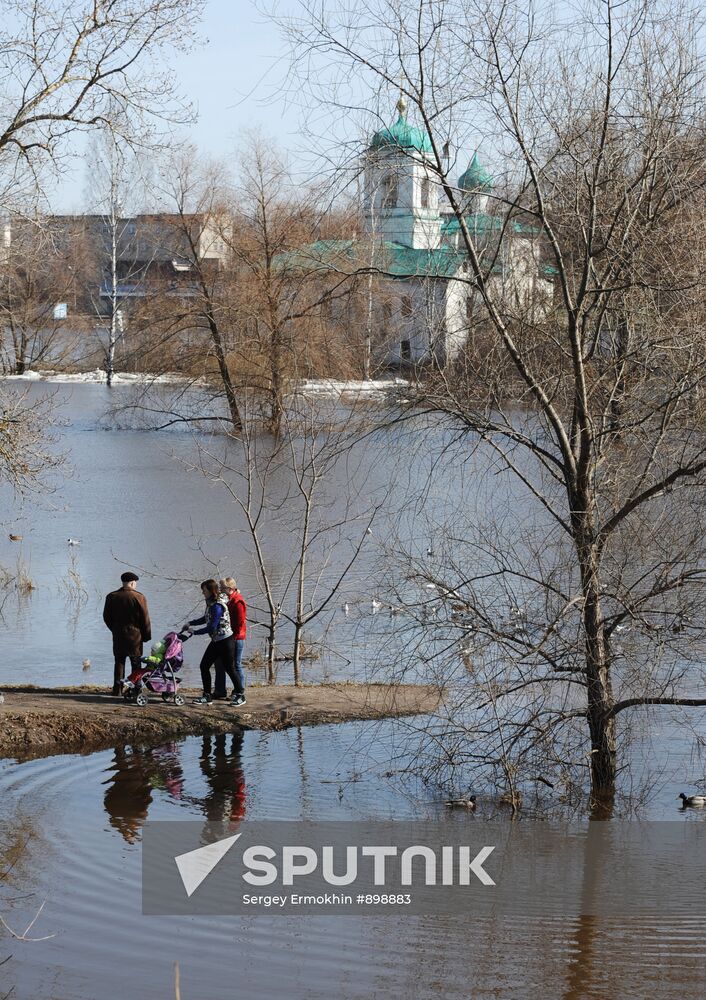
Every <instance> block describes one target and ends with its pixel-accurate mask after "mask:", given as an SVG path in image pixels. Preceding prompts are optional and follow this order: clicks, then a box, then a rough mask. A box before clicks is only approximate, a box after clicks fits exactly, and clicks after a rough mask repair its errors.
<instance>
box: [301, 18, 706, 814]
mask: <svg viewBox="0 0 706 1000" xmlns="http://www.w3.org/2000/svg"><path fill="white" fill-rule="evenodd" d="M302 7H303V8H304V13H303V15H302V16H301V17H298V18H296V19H290V20H289V21H288V22H287V23H286V29H287V31H288V32H289V37H290V38H291V39H292V42H293V46H294V52H295V57H296V59H295V65H296V66H298V67H299V68H301V70H302V75H303V77H304V79H305V82H306V84H307V85H308V86H309V89H310V92H314V93H315V94H316V97H317V99H318V100H325V99H326V95H327V94H331V93H334V94H336V95H340V93H341V88H340V86H339V87H338V88H336V87H334V88H333V89H331V86H332V80H331V77H332V75H333V76H335V75H336V74H337V73H339V74H340V76H339V77H338V79H337V82H338V84H339V85H340V82H341V80H342V79H344V78H345V77H346V76H347V74H350V72H351V68H353V69H355V70H356V72H357V73H358V74H359V75H360V78H362V79H363V80H364V81H365V82H367V83H368V84H369V85H370V88H371V93H372V95H373V96H372V97H371V104H372V103H373V102H374V106H376V107H379V106H380V96H381V95H382V96H383V97H384V96H385V95H390V93H391V92H392V91H393V90H394V89H395V88H396V87H397V86H399V85H400V80H401V88H402V91H403V93H404V95H405V96H406V98H407V100H408V101H409V104H410V107H411V109H413V112H414V114H415V115H416V116H417V119H418V122H419V125H420V126H421V127H423V128H424V129H425V130H426V132H427V133H428V136H429V142H430V149H431V152H430V153H429V157H428V159H429V166H430V169H432V170H433V171H434V173H435V177H436V183H437V184H438V185H439V186H440V187H441V189H442V190H443V193H444V196H445V200H446V204H447V207H448V211H449V213H451V214H452V216H453V218H454V219H455V220H456V223H457V226H458V231H459V233H460V243H459V246H460V248H461V250H462V251H463V253H464V255H465V258H466V262H467V266H468V272H467V274H468V277H467V281H468V286H469V291H472V293H473V296H474V302H475V307H474V308H475V315H476V322H479V323H481V324H482V326H481V329H482V335H483V336H484V337H486V338H487V342H488V345H489V346H490V348H491V351H490V353H489V354H488V353H486V354H484V355H483V356H479V352H478V351H477V350H476V348H477V344H474V343H470V344H469V345H468V348H467V350H466V351H465V352H463V353H462V355H461V356H460V357H459V359H458V361H457V364H456V365H454V366H449V367H447V368H446V369H444V370H437V371H436V372H435V373H434V374H433V375H431V376H430V378H429V380H428V382H427V383H426V384H425V385H424V386H423V388H422V390H421V391H420V393H419V397H418V402H419V405H420V406H421V407H423V408H426V409H427V410H428V411H429V412H430V413H434V414H437V415H438V416H441V417H442V418H443V419H445V420H447V421H448V423H449V426H450V427H452V428H454V429H455V431H458V430H460V431H461V433H462V434H464V435H465V437H466V446H467V449H468V450H469V451H471V450H473V449H476V448H479V446H480V450H479V452H478V454H479V455H481V456H482V457H483V459H484V463H485V464H484V465H483V466H481V468H484V469H485V471H486V474H489V473H491V472H492V471H493V470H494V469H495V468H501V469H503V470H505V473H506V474H507V477H509V478H506V479H505V481H506V482H507V483H508V486H507V491H508V495H509V496H512V497H513V499H514V501H515V503H517V504H519V503H521V504H522V505H523V510H524V517H523V518H519V519H518V518H515V520H514V523H513V521H512V518H510V519H507V518H505V519H503V514H502V510H496V516H495V517H494V518H491V523H490V526H489V530H488V531H486V532H485V533H483V534H482V536H481V537H478V536H477V534H476V533H473V534H472V535H471V536H470V537H469V536H467V535H465V534H461V535H460V536H459V535H456V534H455V533H454V532H451V535H450V536H449V537H453V539H454V542H455V543H456V544H455V547H454V550H453V553H452V554H449V553H448V546H447V554H448V555H447V562H446V564H443V563H441V564H438V565H437V566H436V567H435V568H434V571H433V576H432V575H431V573H430V570H429V567H428V566H427V567H425V568H424V570H423V571H422V572H423V573H424V574H426V576H427V579H428V581H429V584H430V585H433V586H436V587H437V588H443V591H439V592H440V593H442V597H444V595H448V596H446V597H445V599H444V600H442V602H441V605H442V607H445V608H448V612H449V616H451V615H452V614H453V615H455V616H460V618H459V620H458V625H459V626H461V625H462V626H463V645H462V646H460V647H459V650H463V649H468V636H469V635H470V636H476V637H480V640H483V639H486V640H487V642H485V643H484V642H483V641H480V640H479V639H476V640H475V642H476V645H477V648H476V649H475V659H474V655H473V653H472V652H469V653H467V654H464V655H467V656H470V657H471V662H472V664H473V670H471V671H470V672H468V671H467V673H468V681H467V684H468V686H467V687H466V688H465V691H466V694H464V698H463V700H464V702H465V709H466V711H465V712H462V713H460V714H459V716H458V717H457V718H456V719H455V720H450V725H451V728H452V729H453V730H455V732H456V734H457V737H458V740H457V745H459V746H460V745H461V744H462V743H463V739H464V737H463V734H464V733H465V734H466V738H467V737H468V735H472V737H473V739H475V740H476V741H477V742H476V744H475V746H469V745H467V746H466V747H465V750H464V753H465V754H466V760H474V761H476V762H477V763H478V764H479V765H480V764H481V763H482V762H483V761H484V760H485V761H486V762H487V763H488V762H489V763H492V762H495V763H502V762H503V761H504V762H505V763H504V764H502V767H503V768H504V770H505V771H507V769H508V761H509V760H510V758H512V760H513V761H514V764H513V766H516V765H517V761H518V760H520V759H523V758H525V759H526V758H528V757H533V755H534V754H535V753H536V752H538V751H539V750H540V749H541V751H542V754H543V755H544V757H545V758H546V760H548V761H550V762H553V763H555V764H556V766H557V767H558V768H559V769H560V770H561V768H563V767H564V765H567V766H568V765H572V766H574V767H577V768H579V770H583V768H586V769H587V770H588V773H589V774H590V784H591V790H592V802H593V805H594V808H595V809H596V811H597V813H598V814H600V813H601V811H603V812H610V810H611V809H612V808H613V802H614V798H615V793H616V781H617V775H618V769H619V758H618V730H617V721H618V719H623V718H624V715H625V713H627V712H628V711H629V710H631V709H634V708H636V707H648V706H654V705H666V706H670V705H675V706H700V705H705V704H706V698H705V697H704V696H703V681H704V678H703V676H702V672H701V670H700V669H698V668H697V666H696V664H697V663H698V662H699V659H698V642H699V640H700V639H701V638H702V637H703V630H702V626H701V623H702V621H703V616H702V613H701V609H702V599H703V581H704V569H706V566H704V556H705V555H706V553H705V552H704V546H703V537H704V533H703V528H704V523H703V502H702V498H703V490H704V486H706V479H705V473H706V440H705V439H704V435H703V423H702V416H703V411H702V408H701V405H700V401H701V399H702V398H703V386H704V372H705V367H704V365H705V362H706V356H705V355H704V337H703V331H702V329H701V323H702V321H701V319H700V317H701V316H702V315H703V311H702V305H701V303H702V292H701V281H700V277H699V271H700V267H701V263H700V262H701V261H702V259H703V258H702V240H701V235H700V233H701V232H702V227H701V224H700V220H701V209H700V207H699V192H700V191H701V190H702V188H703V182H704V171H703V163H702V158H701V157H700V155H699V153H698V150H699V148H701V146H702V143H703V125H704V116H703V110H704V104H703V79H702V65H701V59H700V57H699V55H698V53H697V52H696V51H695V48H694V45H693V44H692V41H691V38H692V36H693V30H692V29H693V27H694V24H695V21H694V17H695V14H692V13H691V12H690V11H689V10H688V9H687V8H682V7H680V8H676V9H675V8H673V7H669V6H668V5H666V4H662V3H656V4H655V3H651V4H646V3H642V2H639V0H638V2H632V0H629V2H627V3H620V4H617V3H613V2H610V0H609V2H607V3H600V4H599V3H593V2H587V3H585V4H584V5H583V6H582V7H581V10H580V12H579V13H578V15H577V19H576V20H574V21H573V23H572V25H571V26H570V28H567V27H566V26H564V25H562V24H559V23H556V22H553V21H552V20H551V18H550V16H549V15H545V13H544V11H543V9H541V8H540V7H536V8H535V7H534V6H533V5H530V7H529V8H527V7H526V6H525V5H518V4H514V3H509V4H508V3H505V2H503V3H500V2H499V3H495V2H494V0H490V2H487V3H477V2H475V0H462V2H460V3H459V2H445V0H439V2H436V3H431V4H430V3H427V2H422V0H389V2H386V0H382V2H379V3H378V2H374V3H362V4H360V5H358V6H356V7H355V8H354V9H345V10H343V9H341V10H335V11H331V12H326V11H324V10H323V9H322V8H320V7H319V6H317V5H314V4H311V5H309V4H308V3H304V4H303V5H302ZM371 24H377V25H378V29H377V30H376V31H375V32H371V30H370V27H369V26H370V25H371ZM312 67H313V71H312ZM317 70H318V71H320V72H317ZM301 79H302V76H300V77H299V78H298V82H301ZM387 99H388V100H389V99H390V98H389V96H388V97H387ZM478 129H482V130H483V133H484V136H485V137H486V142H487V143H488V144H489V145H490V144H491V143H492V146H493V155H494V157H495V159H496V162H497V163H498V165H499V169H500V170H501V171H502V172H503V173H504V174H505V177H504V180H503V183H502V184H499V185H497V188H496V192H495V198H494V201H493V204H492V206H491V209H490V212H491V214H492V215H493V217H494V218H495V219H496V220H498V223H499V226H500V230H501V232H503V233H504V232H507V231H510V230H511V229H512V227H513V226H515V225H516V224H517V223H521V222H523V221H526V220H528V219H529V220H531V222H532V224H533V226H534V227H536V229H537V231H538V232H539V233H540V234H541V236H540V239H539V241H537V242H535V243H533V245H532V247H528V248H527V253H528V254H529V255H530V256H531V257H533V258H534V260H533V261H529V260H528V259H527V260H525V261H523V260H522V259H518V257H517V256H515V257H514V259H507V257H505V256H504V255H503V250H502V248H503V246H504V245H505V242H504V241H503V240H502V239H501V240H500V242H499V243H498V245H497V247H496V252H495V253H492V254H490V255H488V254H486V253H484V252H483V247H482V246H481V244H480V242H479V240H478V234H477V228H476V225H475V222H474V216H473V215H472V214H471V215H469V212H468V209H467V207H466V206H465V204H464V201H463V197H462V192H460V191H459V188H458V187H457V185H456V183H455V181H454V179H453V178H452V177H451V176H450V175H449V168H448V162H447V160H446V158H445V156H444V148H445V144H446V143H448V142H449V140H450V138H452V137H454V138H456V139H457V141H459V139H460V141H461V142H464V141H466V142H469V139H471V138H472V136H473V132H474V131H475V130H478ZM476 135H477V132H476ZM469 145H470V142H469ZM473 145H477V138H476V141H475V142H474V143H473ZM530 263H531V264H532V267H530V266H529V264H530ZM498 267H501V268H503V269H504V273H505V274H506V275H507V280H506V281H504V282H501V283H499V284H498V282H494V281H493V276H494V274H496V273H497V268H498ZM533 270H534V273H538V274H540V275H541V274H542V273H543V274H545V275H549V276H551V277H552V280H553V282H554V298H553V302H552V304H551V307H550V306H549V305H548V304H547V302H546V297H544V296H542V297H541V300H540V303H539V305H540V308H538V307H537V288H536V285H535V283H534V281H533V280H530V279H531V276H532V273H533ZM494 359H495V360H496V361H497V363H498V364H499V365H500V369H499V374H498V372H497V371H496V373H495V377H494V378H493V379H492V382H493V392H492V393H490V392H489V391H488V382H487V381H485V380H484V379H483V378H479V377H478V376H479V374H480V373H482V372H483V371H488V370H489V369H490V368H492V362H493V360H494ZM520 498H521V499H520ZM497 501H498V497H497V495H496V496H494V497H491V498H490V503H491V508H492V507H493V505H495V506H496V507H497ZM500 507H502V503H501V504H500ZM540 515H541V516H540ZM510 525H511V526H512V531H510V532H509V531H508V530H506V529H508V528H509V526H510ZM490 529H492V530H490ZM512 532H514V533H515V534H513V533H512ZM540 539H541V541H540ZM508 542H510V544H509V545H507V544H506V543H508ZM430 577H431V578H430ZM513 595H514V597H513ZM453 605H456V607H455V608H454V607H453ZM513 609H514V610H513ZM437 613H442V612H441V609H440V608H439V609H437ZM464 616H465V618H464ZM513 619H516V620H513ZM450 624H453V625H454V626H455V625H456V624H457V622H456V621H455V620H454V621H453V622H450ZM628 630H629V632H630V643H629V647H630V648H629V649H628V648H626V647H627V645H628V644H627V643H625V644H624V643H622V641H620V639H619V637H620V634H621V632H625V633H627V632H628ZM657 637H659V641H657ZM471 648H474V647H473V642H471ZM436 653H437V655H441V654H439V651H438V649H437V651H436ZM446 654H447V658H448V649H447V651H446ZM460 659H461V657H460V656H459V652H458V651H457V653H456V657H455V663H456V664H459V660H460ZM695 661H696V662H695ZM478 679H480V683H474V680H476V681H477V680H478ZM468 692H472V694H468ZM470 709H472V710H473V712H477V713H479V714H478V715H476V716H475V717H476V718H477V719H480V720H483V719H485V722H482V721H480V722H478V724H477V725H471V724H469V723H468V719H469V714H468V710H470ZM464 719H465V722H464ZM576 724H581V725H582V726H583V727H584V728H583V734H585V735H587V737H588V752H586V749H585V743H583V744H582V743H581V740H576V741H574V742H573V743H572V742H571V740H568V741H567V742H566V744H565V742H564V737H563V734H564V733H565V732H566V731H567V729H571V728H572V727H574V726H575V725H576ZM491 747H492V749H491ZM484 748H485V749H484ZM564 751H566V754H565V753H564ZM523 773H524V775H525V777H527V776H528V775H527V772H526V771H524V772H523ZM514 797H515V796H514V792H513V798H514Z"/></svg>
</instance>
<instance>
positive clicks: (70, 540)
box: [66, 538, 81, 545]
mask: <svg viewBox="0 0 706 1000" xmlns="http://www.w3.org/2000/svg"><path fill="white" fill-rule="evenodd" d="M66 542H67V544H68V545H80V544H81V543H80V542H79V540H78V538H67V539H66Z"/></svg>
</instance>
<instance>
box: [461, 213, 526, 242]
mask: <svg viewBox="0 0 706 1000" xmlns="http://www.w3.org/2000/svg"><path fill="white" fill-rule="evenodd" d="M465 222H466V225H467V227H468V231H469V232H470V233H471V235H472V236H484V235H486V234H488V233H501V232H503V231H504V232H506V233H514V234H516V235H522V236H538V235H539V229H538V228H537V227H536V226H531V225H530V224H529V223H527V222H520V221H519V220H518V219H510V220H508V219H505V218H503V217H502V216H498V215H488V214H486V213H485V212H476V213H475V214H473V215H467V216H465ZM460 231H461V223H460V222H459V221H458V219H457V218H456V216H453V217H452V218H450V219H447V220H446V221H445V222H442V224H441V232H442V234H443V235H444V236H455V235H456V234H457V233H459V232H460Z"/></svg>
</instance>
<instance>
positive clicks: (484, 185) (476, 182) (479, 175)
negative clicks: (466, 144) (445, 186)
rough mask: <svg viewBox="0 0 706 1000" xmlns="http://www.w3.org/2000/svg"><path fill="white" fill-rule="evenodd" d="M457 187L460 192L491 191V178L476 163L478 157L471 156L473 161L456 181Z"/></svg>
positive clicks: (475, 155)
mask: <svg viewBox="0 0 706 1000" xmlns="http://www.w3.org/2000/svg"><path fill="white" fill-rule="evenodd" d="M458 186H459V187H460V188H461V190H462V191H492V190H493V178H492V177H491V176H490V174H489V173H488V171H487V170H486V169H485V167H483V166H481V164H480V163H479V162H478V155H477V154H476V153H474V154H473V159H472V160H471V162H470V163H469V165H468V169H467V170H465V171H464V172H463V173H462V174H461V176H460V177H459V179H458Z"/></svg>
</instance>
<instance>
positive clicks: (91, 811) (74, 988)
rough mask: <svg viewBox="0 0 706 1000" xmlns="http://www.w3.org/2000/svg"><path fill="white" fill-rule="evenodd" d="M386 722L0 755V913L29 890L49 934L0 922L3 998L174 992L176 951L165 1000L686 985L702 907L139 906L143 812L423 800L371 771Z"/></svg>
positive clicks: (92, 998) (366, 814)
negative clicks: (21, 937) (478, 911)
mask: <svg viewBox="0 0 706 1000" xmlns="http://www.w3.org/2000/svg"><path fill="white" fill-rule="evenodd" d="M390 726H391V724H385V725H382V726H381V725H374V726H373V725H370V724H360V723H357V724H348V725H345V726H337V727H328V726H327V727H320V728H314V729H306V730H296V729H294V730H288V731H286V732H282V733H268V734H264V733H254V732H249V733H245V734H244V735H243V736H238V735H231V734H229V735H224V736H205V737H191V738H188V739H186V740H183V741H181V742H180V743H172V744H168V745H166V746H162V747H156V748H152V749H146V748H137V747H126V748H122V749H118V750H114V751H105V752H102V753H94V754H91V755H89V756H66V757H51V758H48V759H45V760H36V761H28V762H26V763H19V764H18V763H11V762H0V803H2V811H1V813H0V816H1V819H0V831H1V832H0V841H4V842H5V857H6V858H8V857H9V856H10V853H11V852H8V849H7V848H8V843H9V842H10V841H13V840H14V842H15V843H16V844H17V842H18V841H19V842H20V846H16V850H15V852H14V854H13V855H12V857H13V860H14V862H15V866H14V868H13V870H12V872H11V874H10V876H9V878H8V879H7V880H6V882H5V885H4V886H3V890H2V893H3V899H4V902H0V913H2V915H3V916H4V917H5V919H6V920H7V922H8V923H9V925H10V926H12V927H13V928H15V929H17V928H18V927H19V928H24V927H25V926H26V925H27V923H29V921H30V920H31V918H32V917H33V916H34V914H35V912H36V910H37V908H38V906H39V905H40V904H41V903H42V902H43V901H44V900H46V905H45V906H44V909H43V911H42V914H41V916H40V918H39V920H38V921H37V923H36V924H35V925H34V927H33V929H32V932H31V934H30V936H34V937H37V938H39V937H43V936H45V935H49V934H51V935H54V936H53V937H51V938H49V940H45V941H36V942H17V941H11V940H10V939H9V937H8V935H7V934H2V933H0V961H1V960H2V958H3V957H5V955H6V954H12V959H11V960H10V961H9V962H7V963H6V964H5V965H4V966H0V989H1V988H2V986H3V985H5V984H6V986H7V988H8V989H9V988H10V986H12V985H15V987H16V992H15V993H14V994H13V996H16V997H17V998H22V1000H29V998H32V1000H103V998H110V1000H113V998H117V997H123V996H134V997H139V998H140V1000H153V998H154V1000H157V998H166V997H170V996H173V995H174V994H173V991H172V982H173V964H174V962H178V963H179V967H180V974H181V989H182V997H183V998H185V1000H221V998H223V1000H225V998H231V997H263V998H265V997H266V998H268V1000H269V998H277V997H291V998H293V1000H310V998H321V1000H330V998H332V997H345V998H350V1000H354V998H355V1000H363V998H372V997H376V998H380V1000H393V998H399V997H404V998H425V1000H426V998H432V997H440V998H441V997H454V998H459V1000H460V998H464V1000H465V998H468V997H473V998H474V1000H475V998H481V997H483V998H485V997H513V998H514V997H517V998H534V997H539V996H542V997H547V998H557V1000H558V998H565V1000H569V998H579V997H586V998H589V997H595V998H602V1000H604V998H607V997H621V998H623V997H649V998H653V997H670V998H671V997H674V998H678V997H690V998H691V997H694V998H696V997H701V996H703V982H702V977H701V969H702V967H703V962H704V959H705V957H706V954H705V953H706V922H705V921H703V920H701V919H696V918H694V919H684V918H683V919H677V918H674V917H670V918H668V919H663V920H654V919H651V920H646V919H639V920H638V919H633V920H631V921H629V922H626V921H617V920H600V919H597V918H589V917H584V918H582V919H580V918H570V919H558V918H551V919H549V918H545V919H543V920H537V919H529V918H519V917H514V918H504V919H502V920H498V921H490V920H480V921H479V920H474V919H473V916H472V914H470V915H468V916H467V917H464V918H460V917H449V916H444V917H441V916H426V917H407V918H399V917H393V916H380V917H377V916H373V917H366V918H357V917H340V918H338V919H335V918H333V919H332V918H330V917H276V918H275V917H269V916H266V915H258V916H253V917H230V918H216V917H190V918H184V917H180V918H167V917H154V916H151V917H147V916H142V914H141V895H140V893H141V868H140V864H141V854H140V835H141V827H142V824H143V823H144V822H145V820H147V819H148V818H149V819H201V818H202V819H203V820H204V822H205V823H206V822H213V821H221V820H226V821H236V822H237V821H238V820H240V819H243V818H245V819H264V818H268V819H300V818H306V819H338V820H340V819H359V820H360V819H366V818H368V819H382V818H384V819H389V818H397V819H408V818H420V817H421V818H433V817H434V816H435V815H438V814H439V810H440V808H443V807H440V806H439V804H438V803H436V802H435V801H433V796H432V795H431V794H430V793H429V792H424V790H423V789H420V788H419V787H417V786H414V785H409V784H403V783H401V782H400V780H399V777H398V776H396V775H394V774H393V775H390V774H389V770H390V763H389V747H390V745H391V741H392V733H391V729H390V728H389V727H390ZM386 775H387V776H386ZM677 815H678V814H677V813H676V812H673V813H672V816H673V818H676V817H677ZM483 818H484V815H483V813H482V812H481V813H480V814H479V815H476V816H473V815H468V814H465V813H464V814H463V815H462V816H459V817H458V822H462V823H478V822H482V821H483ZM690 819H691V821H692V822H700V818H699V817H698V816H696V815H695V814H693V815H692V816H690ZM647 891H648V890H647ZM206 984H208V985H206ZM0 995H1V994H0Z"/></svg>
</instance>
